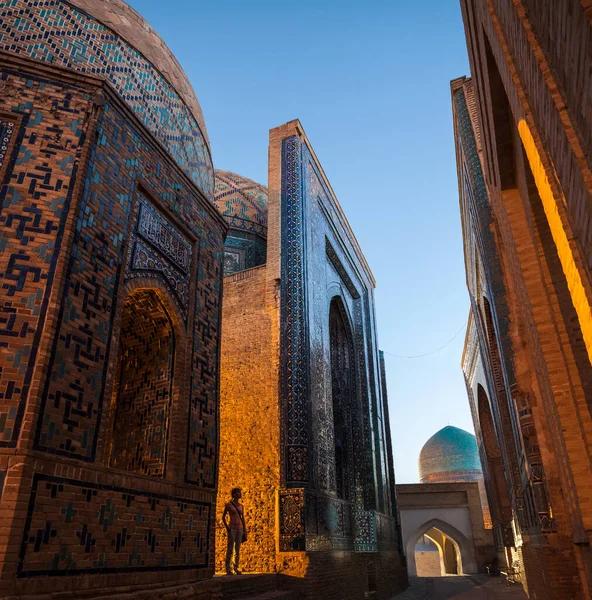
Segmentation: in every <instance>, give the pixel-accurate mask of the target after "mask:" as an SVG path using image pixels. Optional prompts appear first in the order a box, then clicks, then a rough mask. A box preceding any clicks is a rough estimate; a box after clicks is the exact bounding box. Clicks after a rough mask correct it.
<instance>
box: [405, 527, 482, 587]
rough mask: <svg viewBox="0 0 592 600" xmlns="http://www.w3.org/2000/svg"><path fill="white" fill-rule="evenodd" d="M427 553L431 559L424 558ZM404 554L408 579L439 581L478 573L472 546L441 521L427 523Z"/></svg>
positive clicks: (456, 531) (412, 535)
mask: <svg viewBox="0 0 592 600" xmlns="http://www.w3.org/2000/svg"><path fill="white" fill-rule="evenodd" d="M436 551H437V555H438V559H437V560H436V558H435V552H436ZM428 553H432V556H427V554H428ZM406 554H407V567H408V570H409V575H410V576H419V577H438V576H445V575H462V574H463V573H476V572H477V563H476V560H475V549H474V547H473V543H472V542H471V541H470V540H469V539H467V537H466V536H465V535H464V534H463V533H462V532H460V531H459V530H458V529H457V528H456V527H454V526H453V525H451V524H449V523H446V522H444V521H442V520H440V519H430V520H429V521H427V522H425V523H423V525H420V526H419V527H418V528H417V529H416V530H415V532H414V533H413V534H411V535H410V536H409V538H408V540H407V544H406ZM418 559H419V561H418ZM428 563H429V564H428ZM428 569H429V570H428Z"/></svg>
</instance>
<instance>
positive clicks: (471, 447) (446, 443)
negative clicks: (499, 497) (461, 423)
mask: <svg viewBox="0 0 592 600" xmlns="http://www.w3.org/2000/svg"><path fill="white" fill-rule="evenodd" d="M481 474H482V472H481V462H480V460H479V450H478V449H477V441H476V440H475V436H474V435H473V434H471V433H469V432H468V431H465V430H464V429H459V428H458V427H452V426H451V425H448V426H447V427H444V428H443V429H440V431H438V433H436V434H435V435H433V436H432V437H431V438H430V439H429V440H428V441H427V442H426V443H425V445H424V447H423V448H422V449H421V452H420V454H419V476H420V480H421V482H422V483H426V482H429V481H436V480H437V481H445V480H446V481H462V480H470V479H475V478H476V477H478V476H481Z"/></svg>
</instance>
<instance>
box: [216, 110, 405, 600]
mask: <svg viewBox="0 0 592 600" xmlns="http://www.w3.org/2000/svg"><path fill="white" fill-rule="evenodd" d="M229 178H230V180H231V181H232V182H234V184H236V183H237V182H239V183H240V185H245V186H249V189H251V188H253V187H254V186H256V184H254V183H253V182H249V181H248V180H244V179H243V178H240V177H239V176H237V175H234V174H230V175H229V174H228V173H226V174H225V179H229ZM266 193H267V197H268V205H267V215H266V224H267V253H266V257H267V258H266V264H265V265H262V266H260V267H257V268H251V269H247V270H242V271H239V272H236V273H233V274H231V275H228V276H227V277H225V279H224V299H223V309H222V310H223V313H222V314H223V329H222V350H221V391H220V394H221V396H220V397H221V407H220V411H221V421H220V422H221V431H220V440H221V453H220V476H219V482H218V483H219V491H218V511H217V519H218V526H217V531H218V537H217V543H218V546H217V558H216V565H217V569H218V570H220V571H223V569H224V556H225V546H226V535H225V531H224V529H223V527H222V525H221V523H220V517H221V513H222V510H223V506H224V504H225V503H226V502H228V500H229V499H230V490H231V488H233V487H235V486H239V487H241V488H242V490H243V494H244V498H243V499H244V506H245V512H246V521H247V527H248V529H249V541H248V542H247V543H246V544H245V546H244V547H243V549H242V552H241V567H242V568H243V569H245V570H258V571H265V572H269V573H273V572H277V573H281V574H282V576H285V581H287V582H289V585H290V586H291V587H293V588H294V589H295V590H297V591H299V592H300V593H301V595H302V597H303V598H310V599H311V600H312V599H313V598H319V597H327V598H335V599H337V598H339V599H340V600H343V599H347V598H352V599H353V598H360V597H363V595H364V594H365V593H367V592H374V596H375V597H377V598H389V597H390V596H391V595H392V594H394V593H395V592H396V591H397V590H399V589H402V588H403V587H405V585H406V567H405V562H404V558H403V557H402V555H401V552H400V546H399V539H398V528H397V525H398V513H397V510H396V501H395V498H394V481H393V482H391V481H390V479H389V478H390V477H391V476H392V468H391V467H392V464H390V463H391V460H392V459H390V457H389V452H390V451H389V450H388V445H387V442H386V440H387V436H388V435H390V432H389V431H388V422H387V417H386V413H385V409H384V402H383V400H384V399H383V397H382V390H383V386H382V379H381V377H383V376H384V371H381V370H380V360H379V354H378V349H377V344H376V337H375V336H376V333H375V321H374V313H373V297H372V294H373V288H374V280H373V278H372V275H371V273H370V271H369V269H368V267H367V265H366V263H365V260H364V258H363V255H362V253H361V251H360V249H359V247H358V246H357V243H356V242H355V238H354V237H353V234H352V232H351V230H350V228H349V225H348V223H347V221H346V219H345V216H344V215H343V213H342V212H341V209H340V207H339V204H338V203H337V200H336V199H335V198H334V196H333V194H332V192H331V191H330V187H329V186H328V183H327V182H326V179H325V178H324V175H323V173H322V169H321V167H320V164H319V163H318V161H317V159H316V157H315V156H314V153H313V152H312V149H311V147H310V144H309V143H308V140H306V137H305V135H304V133H303V131H302V128H301V125H300V124H299V123H298V122H297V121H294V122H291V123H288V124H286V125H284V126H281V127H278V128H276V129H274V130H272V131H271V132H270V161H269V188H268V190H267V192H266ZM237 201H240V202H241V203H242V202H243V201H241V200H240V199H237ZM221 202H222V203H223V202H224V198H222V199H221ZM223 206H226V205H224V204H223ZM239 207H240V210H241V214H249V213H248V211H244V210H242V205H239ZM234 212H235V211H234V209H233V210H230V208H229V210H228V215H227V217H228V219H229V223H230V225H231V227H236V226H237V223H236V221H235V220H234V216H235V215H234ZM308 236H315V240H314V242H307V244H305V243H304V240H305V239H308ZM305 247H307V248H308V249H307V250H305ZM313 281H314V282H315V284H314V285H313V284H312V282H313ZM330 323H331V326H330ZM354 340H355V345H354V344H353V343H352V342H353V341H354ZM355 377H359V378H360V387H359V388H355V387H352V378H355ZM329 382H332V383H331V385H329ZM309 386H310V387H309ZM357 389H359V390H360V397H359V398H356V399H355V402H354V401H353V399H352V398H351V395H352V394H355V393H356V391H355V390H357ZM335 398H339V399H340V401H339V402H335V403H333V400H334V399H335ZM358 406H359V407H361V410H360V411H359V413H358V412H357V410H356V409H355V408H354V407H358ZM344 407H346V408H344ZM344 423H349V425H350V427H349V428H346V427H344V426H343V425H344ZM348 429H349V431H353V432H355V433H354V435H352V436H347V435H343V431H347V430H348ZM336 446H339V447H340V449H341V454H340V455H338V453H337V452H336V449H335V448H336ZM374 448H378V449H379V451H376V452H374ZM354 482H357V483H356V484H354ZM375 482H377V483H375ZM391 484H392V485H391Z"/></svg>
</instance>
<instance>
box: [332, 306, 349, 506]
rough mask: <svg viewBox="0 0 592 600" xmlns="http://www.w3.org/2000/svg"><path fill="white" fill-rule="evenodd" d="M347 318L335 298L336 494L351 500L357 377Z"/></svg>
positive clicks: (333, 331) (334, 407) (333, 340)
mask: <svg viewBox="0 0 592 600" xmlns="http://www.w3.org/2000/svg"><path fill="white" fill-rule="evenodd" d="M346 319H347V317H346V316H345V309H344V307H343V304H342V301H341V299H340V298H338V297H336V298H333V300H332V301H331V308H330V310H329V336H330V347H331V393H332V397H333V439H334V447H335V491H336V492H337V496H338V497H339V498H342V499H344V500H350V499H351V497H352V493H353V489H352V488H353V456H352V453H353V448H352V406H353V400H354V397H355V377H354V361H353V343H352V336H351V330H350V328H349V324H348V322H347V320H346Z"/></svg>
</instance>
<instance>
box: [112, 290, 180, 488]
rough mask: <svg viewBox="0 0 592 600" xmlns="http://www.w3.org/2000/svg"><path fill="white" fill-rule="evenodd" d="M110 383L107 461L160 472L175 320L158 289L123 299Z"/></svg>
mask: <svg viewBox="0 0 592 600" xmlns="http://www.w3.org/2000/svg"><path fill="white" fill-rule="evenodd" d="M120 332H121V333H120V338H119V352H118V357H117V363H116V371H115V384H114V387H113V412H114V417H113V429H112V431H113V435H112V438H111V447H110V450H111V452H110V466H112V467H115V468H118V469H124V470H126V471H133V472H134V473H141V474H143V475H152V476H156V477H163V476H164V474H165V466H166V456H167V445H168V429H169V420H170V409H171V400H172V396H173V377H174V362H175V334H174V329H173V324H172V321H171V318H170V316H169V313H168V311H167V309H166V308H165V305H164V303H163V301H162V299H161V296H160V293H159V292H158V291H157V290H155V289H150V288H148V289H136V290H134V291H132V292H131V293H130V294H129V295H128V296H127V298H126V299H125V301H124V305H123V312H122V317H121V329H120Z"/></svg>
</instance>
